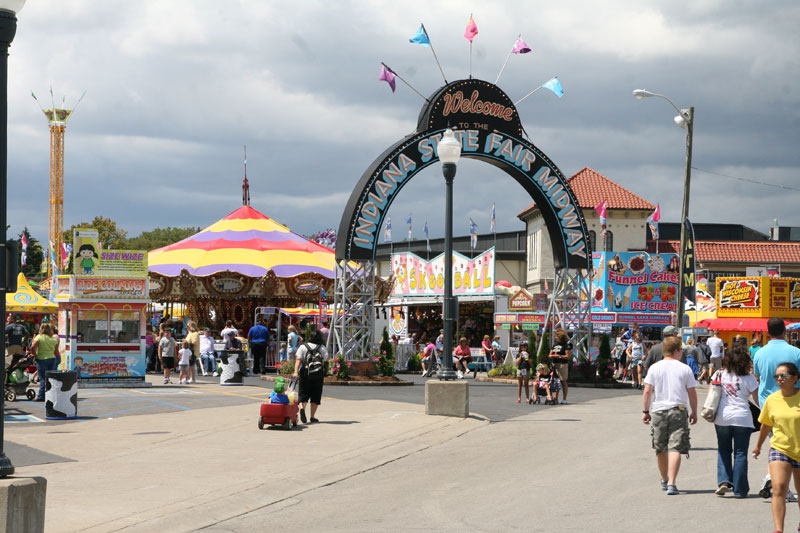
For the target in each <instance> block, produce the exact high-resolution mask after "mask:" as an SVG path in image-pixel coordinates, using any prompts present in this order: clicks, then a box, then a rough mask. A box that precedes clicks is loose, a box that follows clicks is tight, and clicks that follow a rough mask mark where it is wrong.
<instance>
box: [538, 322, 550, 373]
mask: <svg viewBox="0 0 800 533" xmlns="http://www.w3.org/2000/svg"><path fill="white" fill-rule="evenodd" d="M542 336H543V337H544V340H543V341H542V349H541V350H539V362H540V363H543V364H545V365H549V364H550V334H549V333H547V330H545V332H544V333H543V334H542Z"/></svg>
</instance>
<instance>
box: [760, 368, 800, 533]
mask: <svg viewBox="0 0 800 533" xmlns="http://www.w3.org/2000/svg"><path fill="white" fill-rule="evenodd" d="M798 374H800V371H798V370H797V365H795V364H794V363H788V362H786V363H781V364H780V365H778V368H776V369H775V375H774V376H773V378H774V379H775V381H776V382H777V383H778V386H779V387H780V390H777V391H775V392H773V393H772V394H770V395H769V396H767V399H766V400H764V403H763V405H762V406H761V415H760V416H759V417H758V421H759V422H761V431H760V432H759V434H758V442H757V443H756V446H755V448H753V458H754V459H758V456H759V455H761V445H762V444H764V441H765V440H767V435H769V433H770V431H772V438H771V439H770V441H769V456H768V459H767V466H768V467H769V474H770V477H771V478H772V521H773V522H774V523H775V529H776V530H777V531H783V521H784V518H786V492H787V491H788V490H789V481H790V480H791V479H792V476H794V487H795V490H796V491H797V492H800V389H796V388H795V385H796V384H797V380H798Z"/></svg>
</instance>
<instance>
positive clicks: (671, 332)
mask: <svg viewBox="0 0 800 533" xmlns="http://www.w3.org/2000/svg"><path fill="white" fill-rule="evenodd" d="M677 334H678V330H677V329H676V328H675V326H667V327H665V328H664V336H665V337H669V336H670V335H677Z"/></svg>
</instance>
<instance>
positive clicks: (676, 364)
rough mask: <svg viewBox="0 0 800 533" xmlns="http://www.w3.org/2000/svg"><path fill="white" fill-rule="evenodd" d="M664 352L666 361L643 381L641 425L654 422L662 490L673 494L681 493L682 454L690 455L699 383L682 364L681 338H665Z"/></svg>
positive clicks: (686, 366) (662, 361) (653, 436)
mask: <svg viewBox="0 0 800 533" xmlns="http://www.w3.org/2000/svg"><path fill="white" fill-rule="evenodd" d="M663 350H664V359H663V360H661V361H659V362H657V363H655V364H654V365H653V366H651V367H650V370H649V371H648V372H647V377H646V378H645V380H644V383H645V387H644V395H643V402H644V409H643V410H642V422H644V423H645V424H650V423H651V421H652V429H651V435H652V438H653V442H652V445H653V449H654V450H655V451H656V461H657V464H658V471H659V473H660V474H661V490H665V491H667V494H669V495H673V494H678V487H677V486H676V484H675V478H676V477H677V476H678V470H679V469H680V467H681V455H682V454H688V453H689V423H691V424H696V423H697V391H696V389H695V387H697V382H696V381H695V379H694V374H693V373H692V369H691V368H689V366H688V365H686V364H684V363H681V340H680V338H678V337H668V338H666V339H664V343H663ZM687 404H688V405H689V408H690V409H691V411H689V409H687Z"/></svg>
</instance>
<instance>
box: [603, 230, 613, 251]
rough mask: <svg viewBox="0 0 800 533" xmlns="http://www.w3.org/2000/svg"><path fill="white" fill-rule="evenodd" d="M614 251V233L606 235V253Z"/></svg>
mask: <svg viewBox="0 0 800 533" xmlns="http://www.w3.org/2000/svg"><path fill="white" fill-rule="evenodd" d="M613 249H614V233H612V232H610V231H609V232H607V233H606V248H605V250H606V252H610V251H612V250H613Z"/></svg>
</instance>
